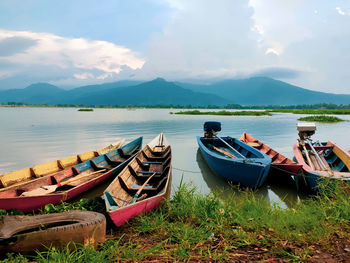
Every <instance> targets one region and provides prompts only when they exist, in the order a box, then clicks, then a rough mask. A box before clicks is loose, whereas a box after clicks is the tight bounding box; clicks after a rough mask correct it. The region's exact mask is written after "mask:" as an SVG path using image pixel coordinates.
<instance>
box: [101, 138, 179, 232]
mask: <svg viewBox="0 0 350 263" xmlns="http://www.w3.org/2000/svg"><path fill="white" fill-rule="evenodd" d="M171 169H172V168H171V147H170V144H169V143H168V141H167V140H166V138H165V136H164V135H163V134H162V133H161V134H159V135H158V136H157V137H156V138H154V139H153V140H152V141H151V142H149V143H148V144H147V145H146V146H145V147H143V149H142V150H141V152H139V153H138V154H137V155H136V157H135V158H134V159H133V160H132V161H131V162H130V163H129V164H128V165H127V167H125V168H124V170H123V171H122V172H121V173H120V174H119V176H118V177H117V178H116V179H114V181H113V182H112V183H111V184H110V185H109V186H108V187H107V189H106V190H105V192H104V200H105V203H106V210H107V212H108V214H109V216H110V217H111V219H112V220H113V222H114V224H115V225H116V226H121V225H123V224H124V223H126V222H127V221H128V220H130V219H131V218H133V217H135V216H137V215H138V214H140V213H145V212H147V211H149V210H152V209H154V208H155V207H157V206H159V204H160V203H161V202H162V200H163V199H164V198H166V197H167V198H168V197H169V195H170V191H171V174H172V173H171V172H172V171H171ZM152 175H153V177H152V178H151V180H150V181H149V183H148V184H147V185H145V187H144V188H143V190H142V191H141V193H140V194H139V196H140V198H138V199H137V200H136V202H133V198H134V196H135V194H136V192H138V190H139V189H140V188H141V187H142V185H144V184H145V182H146V181H147V179H149V178H150V176H152Z"/></svg>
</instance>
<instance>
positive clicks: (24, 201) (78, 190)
mask: <svg viewBox="0 0 350 263" xmlns="http://www.w3.org/2000/svg"><path fill="white" fill-rule="evenodd" d="M141 144H142V137H140V138H139V139H136V140H134V141H133V142H131V143H129V144H127V145H125V146H123V147H122V149H124V150H125V152H127V151H133V149H137V148H138V149H140V146H141ZM135 155H136V153H135V154H134V155H133V156H131V157H130V158H128V159H127V160H126V161H124V162H123V163H121V164H119V165H118V166H117V167H115V168H113V169H111V170H109V171H108V172H106V173H103V174H101V175H100V176H98V177H94V178H91V179H90V180H87V181H84V182H83V183H81V184H79V185H77V186H75V187H73V188H71V189H69V190H65V191H59V192H54V193H51V194H47V195H39V196H16V197H7V198H6V197H3V196H2V195H4V194H5V193H0V209H5V210H10V209H16V210H19V211H22V212H24V213H27V212H35V211H38V210H40V209H43V208H44V207H45V205H47V204H53V205H58V204H60V203H61V202H63V201H67V200H69V199H72V198H74V197H76V196H78V195H80V194H82V193H84V192H86V191H88V190H90V189H92V188H94V187H96V186H97V185H99V184H101V183H102V182H104V181H106V180H108V179H109V178H111V177H115V176H117V175H118V173H119V172H120V171H121V170H123V169H124V167H125V166H126V165H127V164H128V163H129V162H130V161H131V160H132V158H133V157H134V156H135Z"/></svg>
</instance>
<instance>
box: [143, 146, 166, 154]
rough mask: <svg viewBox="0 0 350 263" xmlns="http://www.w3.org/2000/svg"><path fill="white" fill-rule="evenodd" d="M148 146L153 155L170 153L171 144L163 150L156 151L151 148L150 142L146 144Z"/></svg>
mask: <svg viewBox="0 0 350 263" xmlns="http://www.w3.org/2000/svg"><path fill="white" fill-rule="evenodd" d="M146 148H147V150H148V151H149V152H150V153H151V154H152V155H153V156H164V155H168V153H169V152H170V145H168V146H166V147H165V149H164V150H163V151H154V150H152V149H151V147H149V145H148V144H147V145H146Z"/></svg>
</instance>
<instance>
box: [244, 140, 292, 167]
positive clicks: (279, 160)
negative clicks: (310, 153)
mask: <svg viewBox="0 0 350 263" xmlns="http://www.w3.org/2000/svg"><path fill="white" fill-rule="evenodd" d="M240 140H241V141H242V142H244V143H246V144H248V145H250V146H252V147H254V148H255V149H257V150H259V151H261V152H263V153H265V154H266V155H268V156H269V157H270V158H271V160H272V162H271V164H295V162H293V161H292V160H291V159H289V158H287V157H285V156H284V155H282V154H280V153H278V152H276V151H275V150H273V149H272V148H270V147H269V146H267V145H266V144H264V143H263V142H261V141H259V140H257V139H255V138H254V137H252V136H250V135H249V134H247V133H243V134H242V136H241V138H240Z"/></svg>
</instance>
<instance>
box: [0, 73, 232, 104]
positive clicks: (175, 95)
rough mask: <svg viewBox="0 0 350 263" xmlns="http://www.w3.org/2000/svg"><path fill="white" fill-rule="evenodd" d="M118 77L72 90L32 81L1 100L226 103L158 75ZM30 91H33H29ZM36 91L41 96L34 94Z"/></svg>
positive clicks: (5, 92)
mask: <svg viewBox="0 0 350 263" xmlns="http://www.w3.org/2000/svg"><path fill="white" fill-rule="evenodd" d="M139 83H140V82H131V81H121V82H115V83H106V84H101V85H90V86H85V87H79V88H76V89H73V90H68V91H66V90H63V89H59V88H58V87H55V86H53V85H50V84H45V85H46V87H47V90H46V91H42V93H41V92H40V91H38V90H34V89H33V87H32V86H37V85H39V86H41V87H42V88H43V89H45V88H44V86H43V85H44V84H42V83H40V84H35V85H31V86H29V87H27V88H25V89H22V90H6V91H0V102H1V103H7V102H24V103H33V104H40V103H41V104H86V105H91V104H92V105H161V104H163V105H169V104H173V105H194V106H206V105H219V106H223V105H227V104H229V103H230V101H229V100H226V99H224V98H221V97H219V96H216V95H212V94H206V93H201V92H195V91H192V90H189V89H184V88H182V87H180V86H178V85H176V84H175V83H173V82H168V81H165V80H164V79H161V78H158V79H155V80H152V81H148V82H143V83H141V84H139ZM31 90H32V91H33V94H32V93H31V92H30V91H31ZM38 94H40V95H41V97H40V98H39V97H37V96H38Z"/></svg>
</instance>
